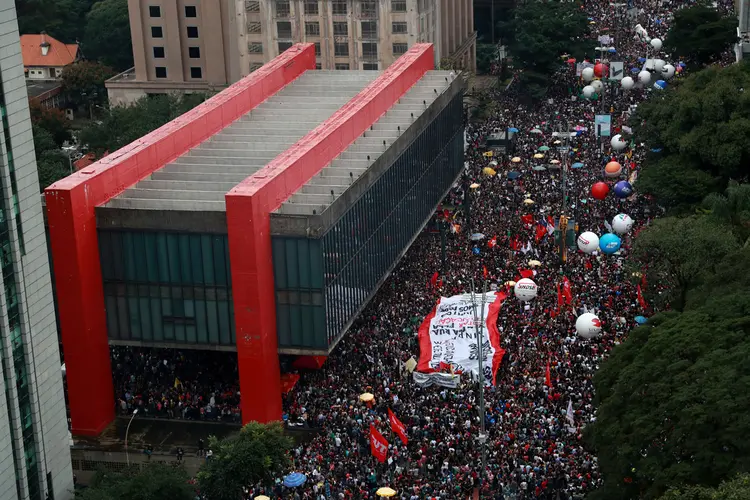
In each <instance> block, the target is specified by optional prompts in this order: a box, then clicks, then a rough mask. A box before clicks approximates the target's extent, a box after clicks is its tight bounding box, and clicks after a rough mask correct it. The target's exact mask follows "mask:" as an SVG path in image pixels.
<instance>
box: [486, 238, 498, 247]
mask: <svg viewBox="0 0 750 500" xmlns="http://www.w3.org/2000/svg"><path fill="white" fill-rule="evenodd" d="M487 246H488V247H490V248H495V247H496V246H497V236H493V237H492V239H491V240H490V241H488V242H487Z"/></svg>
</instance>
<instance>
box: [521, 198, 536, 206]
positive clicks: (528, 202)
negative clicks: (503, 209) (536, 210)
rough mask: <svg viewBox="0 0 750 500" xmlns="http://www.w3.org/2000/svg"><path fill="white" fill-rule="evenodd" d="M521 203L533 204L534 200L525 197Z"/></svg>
mask: <svg viewBox="0 0 750 500" xmlns="http://www.w3.org/2000/svg"><path fill="white" fill-rule="evenodd" d="M523 204H524V205H533V204H534V200H532V199H531V198H526V199H525V200H523Z"/></svg>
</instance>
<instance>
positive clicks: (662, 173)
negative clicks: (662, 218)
mask: <svg viewBox="0 0 750 500" xmlns="http://www.w3.org/2000/svg"><path fill="white" fill-rule="evenodd" d="M675 87H676V88H675V89H672V90H670V91H667V92H661V93H659V94H658V95H654V96H652V98H650V99H649V100H647V101H645V102H643V103H642V104H640V105H639V106H638V109H637V111H636V113H635V114H634V116H633V119H632V120H631V123H632V125H633V128H634V131H635V134H636V140H637V141H638V142H643V143H645V144H646V147H648V148H649V149H660V150H661V151H660V152H658V153H656V154H651V155H650V156H649V157H648V158H647V159H646V162H645V165H644V168H643V169H642V173H641V175H640V176H639V179H638V184H639V190H641V191H642V192H646V193H650V194H653V195H654V196H656V198H657V199H658V200H659V202H660V203H662V204H663V205H665V206H668V207H670V208H672V209H680V208H685V207H686V206H687V207H692V206H694V205H696V204H698V203H700V201H701V200H702V199H703V198H704V197H705V196H706V195H707V194H709V193H710V192H714V191H723V190H724V189H725V188H726V187H727V185H728V184H729V181H730V180H732V179H733V180H736V181H740V182H742V181H746V180H747V179H748V173H750V170H749V169H748V165H750V142H748V141H747V140H746V137H747V136H748V135H750V92H745V89H749V90H750V65H749V64H747V63H742V64H734V65H732V66H729V67H727V68H718V67H710V68H707V69H705V70H703V71H700V72H698V73H695V74H693V75H691V76H689V77H688V78H686V79H685V80H683V81H682V82H680V83H679V84H678V85H676V86H675Z"/></svg>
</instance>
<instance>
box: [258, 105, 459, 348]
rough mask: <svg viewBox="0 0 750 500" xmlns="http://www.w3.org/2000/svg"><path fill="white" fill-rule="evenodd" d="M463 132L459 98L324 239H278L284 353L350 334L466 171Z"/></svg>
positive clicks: (278, 294)
mask: <svg viewBox="0 0 750 500" xmlns="http://www.w3.org/2000/svg"><path fill="white" fill-rule="evenodd" d="M463 130H464V126H463V104H462V94H459V95H457V96H455V97H454V98H453V99H452V100H451V102H450V103H449V104H448V105H447V106H446V107H445V108H444V109H443V110H442V111H441V112H440V113H439V114H438V116H437V117H436V118H435V120H433V121H432V123H430V124H429V125H428V126H427V128H426V129H425V130H424V131H423V132H422V133H421V134H420V135H419V137H418V138H416V139H415V140H414V142H412V143H411V144H410V145H409V146H408V147H407V149H406V150H405V151H404V152H403V153H402V154H401V155H400V156H399V157H398V158H397V159H396V161H395V162H394V163H393V164H392V165H391V166H390V167H389V168H388V170H387V171H386V172H385V173H384V174H382V175H381V176H380V178H379V179H378V180H377V181H376V182H375V183H374V184H373V185H372V186H371V187H370V189H369V190H368V191H367V193H365V194H364V195H363V196H362V197H361V198H360V199H359V200H357V201H356V203H354V205H353V206H352V207H351V208H350V209H349V210H348V211H347V212H346V213H345V214H344V215H343V216H342V217H341V218H340V219H339V220H338V221H337V222H336V223H335V225H334V226H333V227H331V228H330V229H329V230H328V231H327V232H326V233H325V234H324V235H323V236H322V238H320V239H319V240H315V239H305V238H282V237H274V238H273V258H274V273H275V281H276V302H277V306H276V310H277V325H278V333H279V346H280V347H282V348H283V347H307V348H325V347H328V346H329V345H331V344H332V343H334V342H335V341H336V339H337V338H338V336H339V335H341V334H342V333H343V329H344V327H345V326H346V324H347V323H348V322H349V321H350V320H351V319H352V318H353V316H354V315H355V314H356V313H357V311H358V310H359V309H360V307H362V305H363V304H364V302H365V300H366V299H367V297H368V296H369V295H370V294H371V293H372V292H373V290H374V289H375V287H376V286H377V285H378V283H379V282H380V280H381V279H383V278H384V277H385V275H386V273H387V272H388V271H389V269H390V268H391V267H392V266H393V265H394V264H395V262H396V260H397V259H398V258H399V256H400V255H401V253H402V252H403V251H404V250H405V249H406V247H407V245H408V244H409V243H410V242H411V240H412V238H413V237H414V235H415V234H416V233H417V232H418V231H419V230H420V228H421V226H422V224H423V223H424V222H425V220H427V219H428V218H429V217H430V214H431V213H432V211H433V209H434V207H435V206H436V205H437V204H438V203H439V201H440V199H441V197H442V196H443V194H444V193H445V192H446V191H447V190H448V188H449V187H450V185H451V184H452V183H453V181H454V179H455V178H456V176H457V175H458V174H459V172H460V171H461V169H462V168H463V163H464V158H463V154H464V152H463ZM321 267H322V270H321ZM321 275H322V276H321ZM321 288H322V297H321ZM321 318H322V319H321Z"/></svg>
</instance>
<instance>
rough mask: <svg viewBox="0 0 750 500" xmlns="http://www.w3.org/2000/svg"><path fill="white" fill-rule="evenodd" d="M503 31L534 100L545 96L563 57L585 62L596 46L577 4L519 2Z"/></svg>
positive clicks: (527, 89)
mask: <svg viewBox="0 0 750 500" xmlns="http://www.w3.org/2000/svg"><path fill="white" fill-rule="evenodd" d="M502 31H503V33H504V34H506V37H507V40H508V49H509V51H510V54H511V56H512V57H513V66H514V67H515V68H517V69H520V70H522V73H521V77H520V79H521V84H522V88H523V89H524V91H525V92H526V93H527V94H528V95H529V96H531V97H533V98H535V99H539V98H541V97H543V96H544V94H545V92H546V90H547V85H548V81H549V77H550V76H551V75H552V74H554V72H555V71H557V70H558V69H559V68H560V66H561V64H562V59H561V56H563V55H564V54H569V55H570V56H572V57H576V58H581V59H582V58H583V57H584V56H585V55H586V54H587V53H590V52H592V50H593V48H594V47H595V46H596V40H594V39H593V38H592V36H591V32H590V29H589V22H588V18H587V17H586V14H585V12H584V11H583V10H581V8H580V5H579V3H578V2H552V1H544V0H536V1H530V2H523V3H520V4H519V5H518V6H517V7H516V8H515V11H514V15H513V17H512V18H511V20H510V21H508V22H507V23H505V24H504V25H503V26H502Z"/></svg>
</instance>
